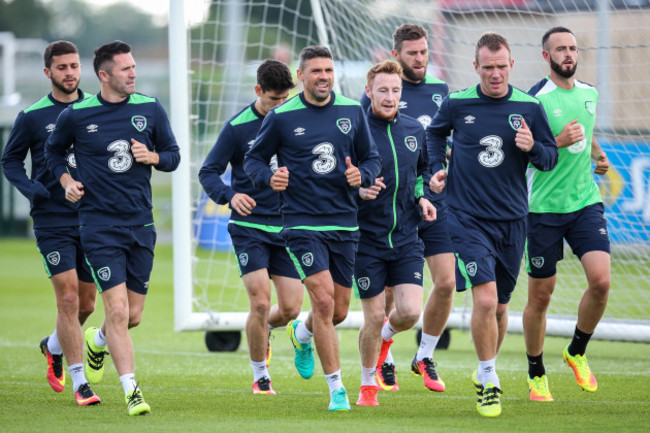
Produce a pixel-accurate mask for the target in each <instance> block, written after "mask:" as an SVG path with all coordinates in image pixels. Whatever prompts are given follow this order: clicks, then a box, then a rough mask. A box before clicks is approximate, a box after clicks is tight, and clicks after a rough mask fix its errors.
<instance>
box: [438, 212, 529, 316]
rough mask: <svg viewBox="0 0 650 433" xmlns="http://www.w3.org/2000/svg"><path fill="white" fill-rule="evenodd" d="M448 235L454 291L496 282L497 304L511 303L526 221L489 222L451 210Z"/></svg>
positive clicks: (522, 252)
mask: <svg viewBox="0 0 650 433" xmlns="http://www.w3.org/2000/svg"><path fill="white" fill-rule="evenodd" d="M449 229H450V231H449V233H450V235H451V241H452V242H453V245H454V248H455V249H456V258H457V260H456V290H457V291H459V292H461V291H464V290H466V289H469V288H471V287H474V286H477V285H479V284H483V283H487V282H489V281H494V282H496V285H497V293H498V298H499V303H500V304H507V303H508V302H510V296H511V295H512V291H513V290H514V289H515V285H516V284H517V276H518V275H519V269H520V268H521V259H522V257H523V254H524V245H525V242H526V218H522V219H519V220H512V221H491V220H485V219H479V218H475V217H473V216H471V215H469V214H467V213H465V212H462V211H459V210H456V209H452V210H451V211H450V212H449Z"/></svg>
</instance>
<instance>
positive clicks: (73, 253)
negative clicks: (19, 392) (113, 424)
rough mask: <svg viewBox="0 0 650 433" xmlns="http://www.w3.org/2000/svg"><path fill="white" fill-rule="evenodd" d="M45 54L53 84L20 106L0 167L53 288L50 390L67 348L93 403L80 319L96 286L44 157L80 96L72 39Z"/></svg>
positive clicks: (79, 385) (68, 206) (75, 384)
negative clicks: (26, 204) (26, 215)
mask: <svg viewBox="0 0 650 433" xmlns="http://www.w3.org/2000/svg"><path fill="white" fill-rule="evenodd" d="M44 60H45V68H44V69H43V71H44V73H45V76H46V77H47V78H48V79H49V80H50V82H51V86H52V91H51V92H50V93H49V94H48V95H46V96H44V97H43V98H42V99H40V100H39V101H38V102H36V103H35V104H33V105H31V106H30V107H28V108H26V109H25V110H23V111H21V112H20V113H19V114H18V117H17V118H16V122H15V123H14V127H13V128H12V130H11V133H10V134H9V139H8V141H7V146H6V147H5V150H4V153H3V155H2V170H3V171H4V174H5V177H6V178H7V179H8V180H9V182H11V183H12V184H13V185H14V186H15V187H16V188H18V190H19V191H20V192H21V193H22V194H23V195H24V196H25V197H27V198H28V199H29V201H30V203H31V212H30V215H31V216H32V219H33V221H34V235H35V237H36V244H37V246H38V251H39V252H40V253H41V255H42V257H43V264H44V265H45V272H46V273H47V276H48V277H49V278H50V281H51V282H52V287H53V288H54V296H55V298H56V305H57V318H56V329H55V330H54V333H53V334H52V335H50V336H47V337H45V338H43V340H41V343H40V349H41V352H43V355H45V358H46V360H47V380H48V382H49V384H50V386H51V387H52V389H53V390H54V391H56V392H61V391H63V388H64V386H65V372H64V371H63V360H62V358H63V355H65V358H66V361H67V363H68V371H69V372H70V376H71V377H72V389H73V391H74V393H75V400H76V401H77V404H79V405H90V404H97V403H99V397H97V395H95V393H94V392H93V390H92V389H91V388H90V385H89V384H88V381H87V380H86V376H85V374H84V366H83V335H82V331H81V325H83V324H84V322H85V321H86V319H87V318H88V316H90V314H91V313H92V312H93V311H94V309H95V297H96V293H97V292H96V288H95V285H94V283H93V279H92V276H91V275H90V269H89V268H88V265H87V264H86V262H85V261H84V252H83V250H82V248H81V241H80V236H79V215H78V214H77V207H76V206H75V205H73V204H72V203H70V202H68V201H66V200H65V197H64V193H63V190H61V187H60V185H59V183H58V181H57V179H55V178H54V177H53V176H52V174H51V173H50V172H49V171H48V169H47V166H46V164H45V159H44V157H43V154H44V147H45V141H46V140H47V137H48V136H49V135H50V133H51V132H52V130H53V129H54V124H55V123H56V119H57V117H58V115H59V113H61V111H63V110H65V108H66V107H68V105H70V104H73V103H75V102H79V101H81V100H83V99H84V97H85V95H84V93H83V92H82V91H81V89H79V88H78V86H79V77H80V75H81V64H80V63H79V52H78V51H77V47H76V46H75V45H74V44H72V43H71V42H68V41H56V42H52V43H51V44H49V45H48V46H47V48H46V49H45V53H44ZM27 152H29V153H30V155H31V164H32V173H31V176H30V177H28V176H27V172H26V171H25V165H24V161H25V159H26V158H27ZM65 166H66V168H67V169H68V170H69V171H70V173H73V174H74V173H75V171H76V163H75V157H74V153H73V152H72V149H70V151H69V152H68V153H67V154H66V155H65Z"/></svg>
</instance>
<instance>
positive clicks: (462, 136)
mask: <svg viewBox="0 0 650 433" xmlns="http://www.w3.org/2000/svg"><path fill="white" fill-rule="evenodd" d="M513 64H514V60H513V59H512V58H511V54H510V46H509V44H508V41H507V40H506V39H505V38H504V37H503V36H501V35H499V34H496V33H485V34H484V35H483V36H481V38H480V39H479V40H478V42H477V44H476V60H475V61H474V68H475V70H476V73H477V74H478V75H479V77H480V83H479V84H478V85H477V86H474V87H470V88H468V89H466V90H463V91H459V92H453V93H451V94H450V95H449V96H448V97H447V98H445V100H444V101H443V102H442V105H441V106H440V110H438V113H437V114H436V116H435V117H434V119H433V121H432V123H431V125H430V126H429V128H428V129H427V145H428V146H429V157H430V158H431V164H432V172H433V173H434V174H433V176H432V178H431V184H430V186H431V189H432V190H433V191H439V190H441V188H442V186H443V185H444V182H445V180H444V179H445V178H446V176H447V173H446V171H445V170H444V169H443V167H444V164H445V161H446V160H445V157H446V147H447V142H446V139H447V137H448V136H449V134H450V133H451V132H452V131H453V136H454V144H453V151H452V155H451V161H450V164H449V182H448V187H447V197H448V202H449V210H450V212H449V227H450V235H451V240H452V242H453V246H454V249H455V251H456V258H457V260H458V261H457V271H458V272H457V274H456V277H457V279H458V282H459V283H461V284H458V285H457V288H458V289H460V290H465V289H466V288H470V287H471V288H472V299H473V305H474V306H473V309H472V321H471V330H472V339H473V341H474V346H475V348H476V353H477V355H478V359H479V367H478V370H477V371H476V372H474V374H473V376H472V380H473V382H474V386H475V388H476V392H477V394H478V400H477V410H478V412H479V414H481V415H482V416H487V417H495V416H498V415H500V414H501V402H500V397H499V394H501V387H500V383H499V377H498V376H497V374H496V357H497V354H498V352H499V348H500V346H501V343H502V342H503V339H504V338H505V334H506V330H507V324H508V302H509V301H510V296H511V294H512V291H513V290H514V288H515V284H516V282H517V275H518V274H519V267H520V265H521V259H522V256H523V253H524V242H525V238H526V216H527V215H528V192H527V186H526V167H527V166H528V163H529V162H530V163H532V164H533V165H534V166H535V167H537V168H538V169H540V170H545V171H546V170H550V169H552V168H553V167H554V166H555V164H556V163H557V146H556V144H555V140H554V139H553V135H552V133H551V130H550V128H549V126H548V121H547V120H546V114H545V112H544V109H543V107H542V106H541V104H540V102H539V100H537V99H535V98H533V97H532V96H529V95H527V94H526V93H524V92H522V91H520V90H519V89H516V88H514V87H512V86H511V85H510V84H508V79H509V76H510V70H511V69H512V66H513Z"/></svg>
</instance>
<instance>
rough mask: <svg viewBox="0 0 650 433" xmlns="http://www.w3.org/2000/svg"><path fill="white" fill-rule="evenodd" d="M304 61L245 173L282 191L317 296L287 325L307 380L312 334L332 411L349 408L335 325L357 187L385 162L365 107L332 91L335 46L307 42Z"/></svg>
mask: <svg viewBox="0 0 650 433" xmlns="http://www.w3.org/2000/svg"><path fill="white" fill-rule="evenodd" d="M299 60H300V61H299V64H300V66H299V69H298V79H299V80H300V81H302V83H303V91H302V92H301V93H299V94H298V95H297V96H295V97H293V98H291V99H290V100H289V101H287V102H285V103H284V104H282V105H281V106H279V107H276V108H274V109H272V110H271V111H270V112H269V114H268V115H267V116H266V118H265V119H264V122H263V123H262V128H261V129H260V132H259V134H258V136H257V138H256V139H255V143H254V144H253V147H252V148H251V149H250V150H249V151H248V153H247V154H246V158H245V160H244V170H245V171H246V173H247V174H248V175H249V176H250V177H251V179H252V180H253V182H254V183H255V184H256V185H258V186H268V187H271V188H272V189H273V190H275V191H282V198H283V201H284V204H283V206H282V208H281V213H282V219H283V227H284V230H283V231H282V236H283V238H284V240H285V242H286V244H287V248H288V250H289V253H290V254H291V257H292V259H293V261H294V264H295V265H296V268H297V270H298V273H299V274H300V277H301V279H302V280H303V282H304V284H305V286H306V287H307V291H308V292H309V296H310V299H311V306H312V309H311V312H310V313H309V316H308V317H307V320H305V321H304V322H303V321H297V320H294V321H291V322H289V324H288V325H287V331H288V333H289V336H290V338H291V341H292V343H293V345H294V349H295V354H296V358H295V364H296V368H297V369H298V372H299V373H300V375H301V376H302V377H303V378H306V379H308V378H310V377H311V376H312V375H313V372H314V357H313V354H312V351H313V349H312V346H311V337H312V335H313V337H314V341H315V343H316V349H317V350H318V355H319V357H320V360H321V364H322V366H323V371H324V373H325V377H326V379H327V384H328V386H329V389H330V405H329V408H328V410H330V411H340V410H344V411H349V410H350V403H349V401H348V397H347V392H346V390H345V388H344V387H343V382H342V380H341V370H340V360H339V348H338V338H337V336H336V331H335V329H334V325H336V324H338V323H340V322H342V321H343V320H344V319H345V318H346V317H347V313H348V307H349V303H350V292H351V288H352V274H353V272H354V256H355V253H356V250H357V243H358V240H359V227H358V225H357V204H356V201H355V198H354V195H353V188H356V187H359V186H363V187H366V188H367V187H369V186H370V185H371V184H373V183H374V181H375V178H376V177H377V175H378V174H379V170H380V169H381V160H380V158H379V155H378V154H377V149H376V147H375V143H374V141H373V139H372V137H371V135H370V132H369V129H368V123H367V122H366V119H365V117H364V115H363V111H362V110H361V107H360V105H359V103H358V102H355V101H352V100H350V99H348V98H345V97H343V96H341V95H338V94H335V93H334V92H333V91H332V86H333V85H334V62H333V61H332V54H331V52H330V51H329V49H328V48H326V47H323V46H309V47H306V48H304V49H303V50H302V52H301V53H300V59H299ZM276 154H277V159H278V166H279V168H278V169H277V170H275V172H274V171H273V170H271V168H269V163H270V162H271V159H272V157H273V155H276ZM354 164H356V166H355V165H354ZM357 166H358V167H357ZM290 176H291V177H290Z"/></svg>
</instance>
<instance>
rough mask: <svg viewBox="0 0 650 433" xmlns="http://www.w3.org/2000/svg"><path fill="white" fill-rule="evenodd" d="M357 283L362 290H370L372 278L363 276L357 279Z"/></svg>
mask: <svg viewBox="0 0 650 433" xmlns="http://www.w3.org/2000/svg"><path fill="white" fill-rule="evenodd" d="M357 285H358V286H359V288H360V289H361V290H368V289H369V288H370V278H368V277H361V278H359V279H358V280H357Z"/></svg>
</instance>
